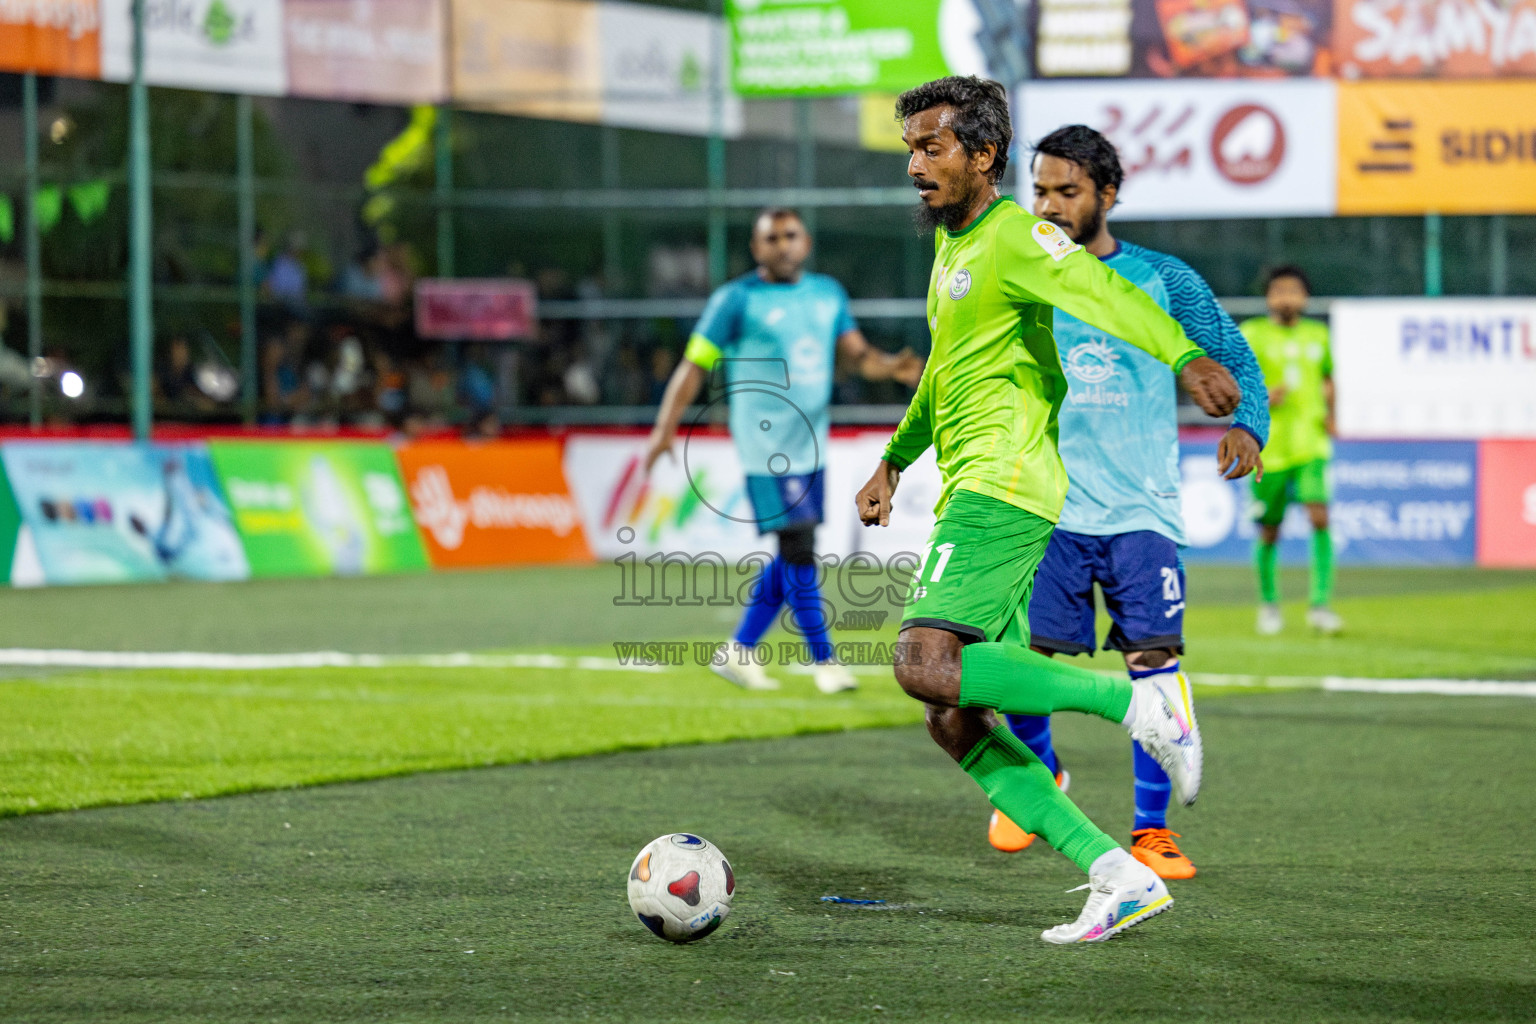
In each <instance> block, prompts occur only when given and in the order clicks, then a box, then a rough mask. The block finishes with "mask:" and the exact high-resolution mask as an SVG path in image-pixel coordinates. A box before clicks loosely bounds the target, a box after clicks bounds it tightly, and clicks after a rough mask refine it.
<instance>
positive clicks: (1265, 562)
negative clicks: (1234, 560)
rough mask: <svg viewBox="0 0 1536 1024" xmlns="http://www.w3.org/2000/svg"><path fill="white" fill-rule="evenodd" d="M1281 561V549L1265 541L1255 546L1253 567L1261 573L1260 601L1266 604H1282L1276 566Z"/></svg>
mask: <svg viewBox="0 0 1536 1024" xmlns="http://www.w3.org/2000/svg"><path fill="white" fill-rule="evenodd" d="M1279 560H1280V547H1279V545H1277V544H1265V543H1264V542H1263V541H1260V542H1259V543H1257V544H1255V545H1254V546H1253V567H1254V568H1255V569H1257V570H1258V571H1259V600H1260V601H1263V602H1264V603H1265V604H1279V603H1280V585H1279V576H1278V575H1277V569H1276V565H1277V563H1278V562H1279Z"/></svg>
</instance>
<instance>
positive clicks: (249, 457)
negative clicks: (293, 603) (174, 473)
mask: <svg viewBox="0 0 1536 1024" xmlns="http://www.w3.org/2000/svg"><path fill="white" fill-rule="evenodd" d="M208 451H209V454H210V455H212V457H213V464H214V468H215V469H216V470H217V471H218V475H219V480H220V481H221V482H222V483H223V485H224V493H225V494H226V495H227V496H228V497H229V506H230V509H231V511H232V512H233V513H234V517H235V528H236V529H237V530H239V531H240V539H241V541H242V542H243V543H244V545H245V554H246V558H247V559H248V560H249V561H250V565H251V575H252V576H326V575H339V576H350V575H357V574H359V573H376V572H400V571H404V570H412V569H425V568H426V567H427V554H426V551H425V550H424V549H423V548H422V545H421V537H420V535H419V534H418V533H417V532H416V523H415V520H413V519H412V518H411V505H410V501H409V500H408V499H407V498H406V494H405V485H404V483H403V481H402V480H401V478H400V469H399V467H398V466H397V465H396V463H395V454H394V452H393V451H391V450H390V449H389V447H388V446H386V445H383V444H376V443H369V442H348V441H329V442H304V441H255V442H251V441H210V442H209V444H208Z"/></svg>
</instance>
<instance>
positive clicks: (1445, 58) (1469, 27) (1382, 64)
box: [1334, 0, 1536, 79]
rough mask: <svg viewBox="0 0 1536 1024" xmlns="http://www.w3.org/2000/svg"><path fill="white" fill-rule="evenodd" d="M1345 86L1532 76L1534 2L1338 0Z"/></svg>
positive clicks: (1535, 68) (1337, 34) (1337, 42)
mask: <svg viewBox="0 0 1536 1024" xmlns="http://www.w3.org/2000/svg"><path fill="white" fill-rule="evenodd" d="M1337 5H1338V7H1337V27H1336V28H1335V30H1334V47H1335V50H1336V58H1337V62H1338V69H1339V73H1340V74H1341V75H1343V76H1344V77H1345V78H1350V79H1354V78H1384V77H1393V76H1401V77H1409V78H1493V77H1496V76H1499V75H1524V76H1530V75H1536V0H1499V2H1489V0H1337Z"/></svg>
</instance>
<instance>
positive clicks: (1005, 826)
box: [987, 768, 1072, 853]
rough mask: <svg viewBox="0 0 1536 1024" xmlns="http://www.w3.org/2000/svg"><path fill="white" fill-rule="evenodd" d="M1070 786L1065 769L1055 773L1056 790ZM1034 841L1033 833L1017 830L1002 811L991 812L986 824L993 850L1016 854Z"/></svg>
mask: <svg viewBox="0 0 1536 1024" xmlns="http://www.w3.org/2000/svg"><path fill="white" fill-rule="evenodd" d="M1071 784H1072V776H1071V775H1069V774H1068V773H1067V770H1066V769H1065V768H1062V769H1061V770H1060V771H1058V772H1057V773H1056V788H1058V789H1060V790H1061V791H1062V792H1063V793H1065V792H1066V791H1067V787H1068V786H1070V785H1071ZM1034 841H1035V834H1034V833H1033V832H1025V831H1024V830H1023V829H1021V828H1019V826H1017V825H1015V824H1014V823H1013V822H1012V821H1010V820H1009V818H1008V815H1006V814H1004V813H1003V812H1002V811H998V810H994V811H993V812H992V820H991V821H990V822H988V823H987V842H989V843H991V844H992V846H993V848H995V849H998V850H1001V851H1003V852H1004V853H1018V852H1019V851H1020V850H1025V849H1028V848H1029V844H1030V843H1032V842H1034Z"/></svg>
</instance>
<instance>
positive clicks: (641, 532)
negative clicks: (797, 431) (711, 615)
mask: <svg viewBox="0 0 1536 1024" xmlns="http://www.w3.org/2000/svg"><path fill="white" fill-rule="evenodd" d="M645 445H646V439H645V438H644V437H643V436H633V437H610V436H602V435H597V434H589V435H576V436H573V437H571V438H570V439H569V440H568V441H567V442H566V445H565V478H566V480H567V481H569V482H570V486H571V491H572V493H573V494H574V495H575V497H576V505H577V507H578V509H579V510H580V512H581V522H582V527H583V529H584V531H585V533H586V537H587V543H588V544H589V545H590V546H591V548H592V553H593V554H595V555H596V556H597V557H598V558H600V559H603V560H610V559H614V558H618V557H620V556H621V555H625V554H628V553H630V552H634V553H636V554H637V555H638V556H639V557H640V558H642V559H643V558H645V557H646V556H647V555H650V554H654V553H656V552H665V553H670V552H685V553H690V554H691V553H696V552H715V553H717V554H719V555H720V556H721V557H722V558H725V559H727V560H728V561H733V562H734V561H735V560H736V559H738V558H740V557H742V556H743V555H746V554H749V553H751V552H754V551H769V552H772V551H773V544H774V540H773V538H771V537H769V538H767V539H761V538H760V537H759V535H758V532H757V524H756V520H755V519H754V517H753V514H752V506H751V504H750V503H749V502H748V501H747V492H746V482H745V480H744V478H743V477H742V474H741V465H740V463H739V462H738V461H737V458H736V448H735V446H734V445H733V444H732V443H731V441H730V439H729V438H727V437H715V436H711V437H704V436H696V437H694V438H692V439H691V440H687V439H685V438H684V437H679V439H678V442H677V444H676V446H675V447H674V449H673V451H674V452H675V453H676V455H677V457H676V458H675V459H671V458H666V457H665V456H664V457H663V458H662V459H661V461H660V462H658V463H657V464H656V467H655V470H654V471H653V472H652V473H651V475H650V476H649V477H647V476H646V475H645V469H644V465H643V459H644V456H645Z"/></svg>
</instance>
